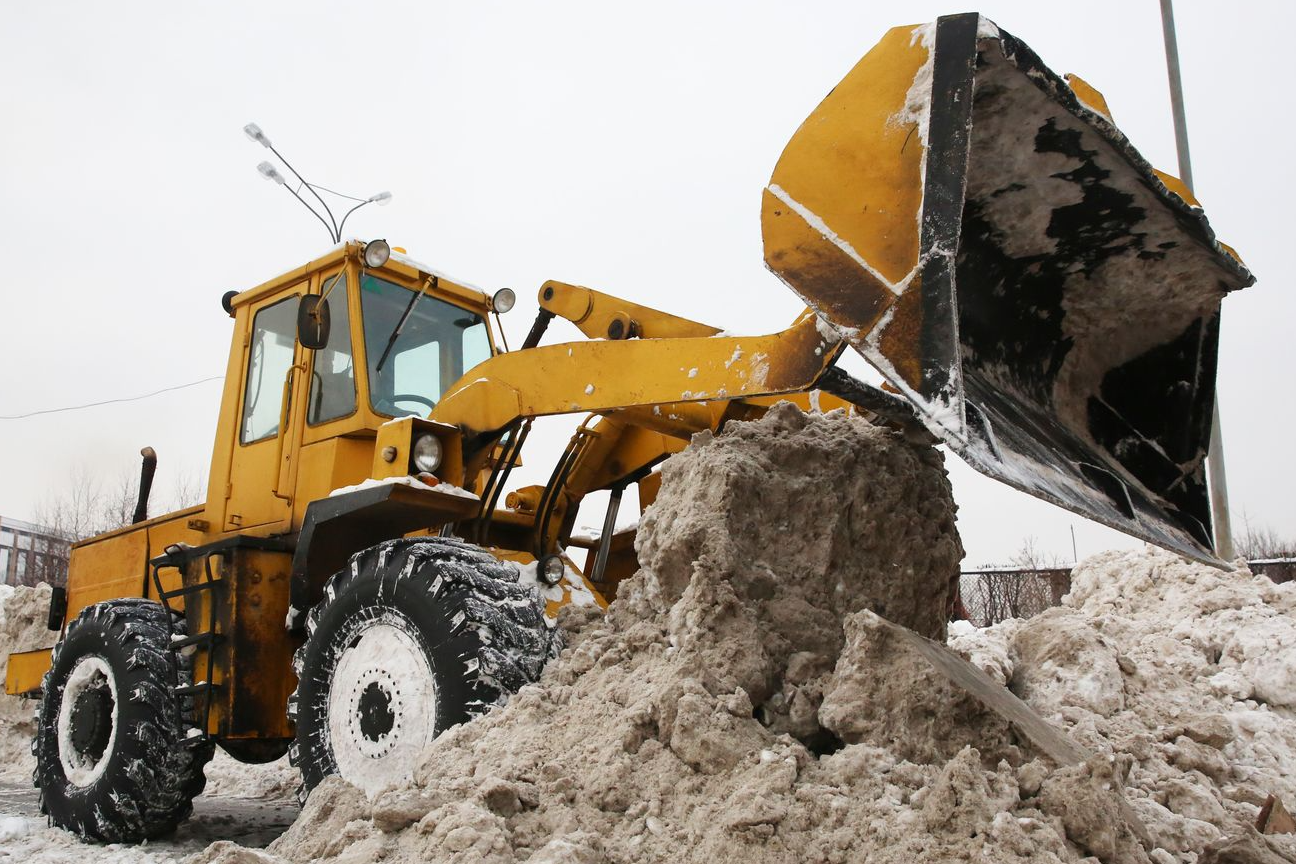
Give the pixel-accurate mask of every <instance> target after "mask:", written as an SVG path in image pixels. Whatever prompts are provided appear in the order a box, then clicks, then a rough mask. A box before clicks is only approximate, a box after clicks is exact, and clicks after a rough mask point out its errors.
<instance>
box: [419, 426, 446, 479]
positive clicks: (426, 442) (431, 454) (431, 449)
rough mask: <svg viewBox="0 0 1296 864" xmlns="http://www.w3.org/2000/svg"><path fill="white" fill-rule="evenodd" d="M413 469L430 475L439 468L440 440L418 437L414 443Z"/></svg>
mask: <svg viewBox="0 0 1296 864" xmlns="http://www.w3.org/2000/svg"><path fill="white" fill-rule="evenodd" d="M414 467H415V468H417V469H418V470H419V471H424V472H427V473H428V474H431V473H432V472H433V471H435V470H436V469H438V468H440V467H441V439H440V438H437V437H436V436H435V435H420V436H419V437H418V439H417V440H415V442H414Z"/></svg>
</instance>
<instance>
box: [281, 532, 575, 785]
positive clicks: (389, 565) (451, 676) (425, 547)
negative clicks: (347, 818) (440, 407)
mask: <svg viewBox="0 0 1296 864" xmlns="http://www.w3.org/2000/svg"><path fill="white" fill-rule="evenodd" d="M518 575H519V574H518V570H517V568H516V567H513V566H511V565H508V564H503V563H501V562H500V561H498V560H496V559H495V558H494V557H493V556H491V555H490V554H489V553H487V552H486V551H484V550H483V549H481V548H479V547H477V546H473V545H470V544H468V543H464V542H461V541H458V540H451V539H446V538H418V539H405V540H394V541H390V542H387V543H382V544H380V545H378V546H374V547H372V548H370V549H366V550H364V551H363V552H360V553H358V554H357V555H355V556H354V557H352V559H351V562H350V566H349V567H347V568H346V569H344V570H342V571H340V572H339V573H337V574H335V575H334V576H333V577H332V578H331V579H329V581H328V583H327V585H326V586H325V588H324V599H323V600H322V601H321V602H320V603H319V605H317V606H316V607H315V608H313V609H312V610H311V611H310V615H309V616H308V617H307V621H306V633H307V638H306V643H305V644H304V645H302V647H301V648H300V649H298V651H297V654H296V656H295V658H294V660H293V666H294V669H295V671H296V672H297V677H298V685H297V691H296V692H295V693H294V694H293V695H292V697H291V698H290V699H289V700H288V713H289V716H290V717H291V718H292V720H293V721H294V722H295V723H296V739H295V740H294V742H293V745H292V747H291V748H290V750H289V757H290V760H291V761H292V764H293V765H295V766H297V768H298V769H299V770H300V771H301V777H302V788H301V791H300V793H299V797H300V798H301V799H302V800H303V802H304V801H305V798H306V796H307V795H308V794H309V793H310V790H311V789H313V788H314V787H315V786H316V785H317V784H318V783H319V782H320V781H321V780H323V779H324V778H325V777H326V776H328V775H330V774H341V775H342V776H343V777H344V778H345V779H346V780H348V781H349V782H351V783H353V784H355V785H356V786H359V787H360V788H361V789H363V790H365V791H366V792H369V793H373V792H376V791H378V790H379V789H381V788H383V787H384V786H387V785H391V784H394V783H399V782H401V781H403V780H406V779H408V778H409V777H410V776H411V775H412V773H413V770H414V766H415V765H416V763H417V761H418V756H419V753H420V752H421V751H422V749H423V748H424V747H425V746H426V745H427V744H428V743H429V742H431V741H432V740H433V739H435V738H436V737H437V736H438V735H440V734H441V733H442V732H444V731H445V730H447V729H449V728H450V727H452V726H455V725H457V724H460V723H466V722H467V721H469V720H471V719H473V718H474V717H476V716H478V715H480V714H483V713H485V712H486V711H487V710H489V709H490V708H491V707H492V706H494V705H497V704H502V703H503V702H504V701H505V700H506V699H507V698H508V696H509V695H511V694H513V693H515V692H517V690H518V689H520V688H521V687H522V686H523V685H525V684H528V683H530V682H533V681H535V680H537V679H538V678H539V677H540V672H541V670H542V669H543V668H544V664H545V663H546V662H547V661H548V660H550V659H551V658H553V657H555V656H557V654H558V651H559V650H560V648H561V647H562V643H561V636H560V634H559V631H558V630H557V629H556V628H555V627H553V626H552V625H551V624H549V623H548V622H547V621H546V620H545V616H544V601H543V600H542V599H541V597H540V595H539V592H538V591H537V589H536V588H535V587H529V586H523V585H519V584H518Z"/></svg>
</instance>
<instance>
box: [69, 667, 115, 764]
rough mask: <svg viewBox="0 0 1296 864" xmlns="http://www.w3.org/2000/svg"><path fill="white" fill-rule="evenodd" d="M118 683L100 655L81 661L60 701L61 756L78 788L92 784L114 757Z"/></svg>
mask: <svg viewBox="0 0 1296 864" xmlns="http://www.w3.org/2000/svg"><path fill="white" fill-rule="evenodd" d="M117 713H118V712H117V682H116V680H115V679H114V678H113V674H112V669H111V668H110V667H109V666H108V662H107V661H106V660H104V658H102V657H100V656H98V655H89V656H86V657H82V658H80V659H78V660H77V662H76V665H74V666H73V667H72V670H71V671H70V672H69V673H68V677H67V680H66V681H65V682H64V684H63V697H62V700H61V701H60V702H59V714H58V755H59V762H60V763H61V764H62V766H63V776H65V777H66V778H67V780H68V782H69V783H70V784H72V785H73V786H76V787H78V788H84V787H86V786H90V785H92V784H93V783H94V782H95V781H96V780H98V779H99V777H100V775H102V774H103V772H104V769H106V768H107V767H108V762H109V760H110V759H111V758H112V753H113V744H114V743H115V742H116V740H117Z"/></svg>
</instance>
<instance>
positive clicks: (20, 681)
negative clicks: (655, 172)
mask: <svg viewBox="0 0 1296 864" xmlns="http://www.w3.org/2000/svg"><path fill="white" fill-rule="evenodd" d="M761 226H762V231H763V233H764V238H765V256H766V262H767V264H768V266H769V268H770V270H771V271H773V272H774V273H775V274H776V275H777V276H778V277H779V278H780V279H781V280H783V282H785V283H786V284H787V285H788V287H789V288H791V289H792V290H793V291H794V292H796V293H797V294H798V295H799V296H800V297H801V298H803V299H804V301H805V303H806V304H807V306H808V308H807V309H806V311H805V312H804V313H802V314H801V315H800V316H798V317H797V319H796V320H795V321H794V322H792V324H791V325H790V326H789V327H788V328H787V329H785V330H783V331H780V332H778V333H773V334H769V335H764V336H730V335H723V334H722V333H721V332H720V331H719V330H718V328H715V327H712V326H709V325H706V324H702V323H699V322H696V321H692V320H689V319H687V318H683V317H679V316H675V315H670V314H667V313H665V312H661V311H658V310H655V309H651V308H649V307H647V306H642V305H639V304H636V303H633V302H629V301H626V300H622V299H619V298H617V297H614V296H611V295H609V294H605V293H602V292H599V291H595V290H591V289H587V288H582V287H577V286H573V285H568V284H564V283H561V282H547V283H545V284H544V285H543V286H542V287H541V289H540V293H539V302H540V314H539V317H538V318H537V320H536V323H535V325H534V326H533V327H532V329H531V332H530V334H529V335H528V337H527V339H526V341H525V342H524V344H523V345H522V346H521V347H520V348H518V349H517V350H514V351H503V350H502V349H501V348H500V347H499V343H498V342H497V336H498V334H497V332H496V331H495V329H494V327H493V326H492V320H491V318H492V313H493V312H497V311H499V310H501V309H502V308H503V307H505V306H508V305H511V303H510V302H509V301H508V296H507V294H505V293H497V294H496V295H495V296H494V297H492V296H489V295H487V294H486V293H484V292H482V291H480V290H477V289H475V288H473V287H471V286H469V285H467V284H466V283H463V282H459V281H456V280H454V279H451V278H449V277H447V276H445V275H443V274H441V273H438V272H437V271H435V270H434V269H432V268H430V267H427V266H425V265H422V264H419V263H417V262H415V261H413V260H411V259H409V258H407V257H405V256H404V255H403V254H399V252H397V253H393V252H392V251H391V250H390V248H389V247H388V246H387V245H386V243H385V242H383V241H374V242H370V243H358V242H348V243H344V244H342V245H340V246H339V247H337V248H335V249H333V250H331V251H330V252H328V253H327V254H325V255H323V256H322V257H320V258H318V259H316V260H314V261H311V262H310V263H308V264H306V265H304V266H302V267H299V268H297V269H295V270H292V271H290V272H288V273H285V274H283V275H282V276H279V277H277V278H275V279H272V280H270V281H268V282H266V283H264V284H262V285H260V286H258V287H256V288H253V289H251V290H248V291H244V292H242V293H239V294H236V295H233V296H227V298H226V301H225V308H226V311H227V312H228V314H229V315H230V316H231V317H232V318H233V321H234V327H233V340H232V344H231V350H230V357H229V365H228V367H227V371H226V380H225V389H224V394H223V397H222V403H221V411H220V420H219V423H218V426H217V430H216V438H215V446H214V448H213V456H212V463H211V472H210V478H209V482H208V496H207V501H206V502H205V503H204V504H203V505H200V506H197V507H193V508H190V509H188V510H183V511H180V512H178V513H172V514H169V515H166V516H161V517H158V518H154V519H146V518H144V512H143V511H144V506H143V505H144V504H145V503H146V502H145V501H143V500H142V501H141V508H140V518H141V520H142V521H139V522H138V523H137V524H134V525H131V526H129V527H127V528H123V529H121V530H118V531H114V532H110V533H108V534H104V535H101V536H98V537H94V538H91V539H89V540H86V541H84V542H82V543H79V544H77V545H76V546H75V547H74V549H73V551H72V559H71V564H70V568H69V576H68V583H67V589H66V592H62V591H60V592H56V594H55V601H54V604H53V606H52V608H51V615H50V629H51V631H59V632H60V634H61V635H60V636H59V638H58V640H57V644H55V645H54V647H53V649H52V651H48V650H47V651H37V652H29V653H26V654H15V655H12V656H11V658H10V662H9V671H8V677H7V680H6V690H7V692H8V693H11V694H23V695H29V696H32V697H36V698H39V699H40V700H41V707H40V712H41V723H40V729H39V732H38V734H37V740H36V743H35V752H36V756H37V763H38V765H37V770H36V778H35V779H36V782H37V784H38V785H39V786H40V788H41V801H42V806H43V807H44V809H45V812H46V813H48V814H49V816H50V818H51V820H52V821H53V822H54V823H55V824H56V825H59V826H62V827H64V828H68V829H70V830H73V831H76V832H78V833H80V834H81V835H82V836H84V837H87V838H97V839H101V840H107V841H124V840H139V839H143V838H147V837H153V836H156V835H159V834H161V833H164V832H166V831H169V830H171V829H172V828H174V827H175V825H176V824H177V823H178V822H179V821H180V820H182V819H184V818H185V817H186V816H187V815H188V814H189V812H190V809H191V805H190V800H191V799H192V798H193V796H194V795H196V794H197V793H198V792H199V791H200V790H201V788H202V785H203V782H204V780H203V765H204V764H205V762H206V761H207V759H209V758H210V756H211V755H212V752H213V748H214V747H215V746H217V745H219V746H221V747H222V748H224V749H225V750H226V751H228V752H229V753H230V754H232V755H233V756H234V757H236V758H238V759H242V760H245V761H264V760H270V759H274V758H277V757H279V756H280V755H282V754H283V753H285V752H288V753H290V754H291V757H292V761H293V763H294V764H295V765H296V766H297V767H298V768H299V769H300V770H301V774H302V781H303V785H302V794H303V796H304V795H305V794H307V793H309V791H310V790H311V789H312V788H313V787H314V786H315V785H316V784H318V783H319V782H320V780H321V779H322V778H323V777H324V776H326V775H328V774H332V773H340V774H342V775H343V776H344V777H346V778H347V779H348V780H350V781H351V782H353V783H354V784H355V785H357V786H359V787H360V788H361V789H364V790H365V791H366V792H369V793H375V792H377V791H378V790H379V789H381V788H383V787H384V786H386V785H389V784H392V783H397V782H400V781H402V780H403V779H406V778H407V777H408V776H409V773H410V771H411V770H412V766H413V765H414V764H415V757H416V756H417V755H418V753H419V752H420V750H421V749H422V748H423V747H424V746H425V745H426V744H427V743H428V742H429V741H431V740H432V739H433V738H435V737H436V736H437V735H439V734H440V733H441V732H443V731H444V730H445V729H447V728H449V727H450V726H453V725H455V724H458V723H463V722H466V721H468V720H470V719H471V718H472V717H474V716H476V715H478V714H480V713H482V712H484V711H486V710H488V709H489V708H490V707H491V706H492V705H495V704H497V703H499V702H501V701H503V700H504V699H506V698H507V697H508V695H509V694H511V693H513V692H514V691H516V690H517V689H518V688H519V687H521V686H523V685H524V684H526V683H527V682H530V681H534V680H536V679H537V677H538V676H539V674H540V672H541V669H542V668H543V666H544V664H545V662H546V661H547V660H548V659H550V658H552V657H553V656H555V655H556V653H557V651H558V650H559V648H560V647H561V640H560V636H559V634H558V631H557V630H556V629H555V628H554V626H553V615H554V614H555V613H556V611H557V609H558V608H559V607H560V606H562V605H563V604H568V603H586V604H598V605H605V604H606V603H607V602H608V601H609V600H610V599H611V598H613V597H614V596H615V593H616V586H617V583H618V582H619V581H620V580H621V579H622V578H624V577H625V576H627V575H629V574H631V573H633V572H634V571H635V569H636V561H635V554H634V548H633V532H622V533H616V532H614V531H613V528H614V526H615V522H616V515H617V507H618V506H619V503H620V501H621V498H622V492H623V491H624V490H625V489H626V488H627V487H629V486H630V485H631V484H637V486H638V499H639V502H640V506H642V507H646V506H648V505H650V504H651V502H652V501H653V499H654V496H655V494H656V491H657V483H658V477H659V475H658V474H657V473H655V472H654V470H653V469H654V467H655V466H657V465H658V464H659V463H660V462H661V461H662V460H663V459H665V458H666V457H667V456H669V455H670V454H672V453H674V452H677V451H679V450H680V449H682V448H683V447H684V446H685V445H686V444H687V442H688V440H689V438H690V436H691V435H692V434H694V433H695V432H699V431H702V430H719V429H721V428H722V427H723V426H724V424H726V423H727V422H729V421H730V420H735V419H737V420H742V419H748V418H752V417H756V416H759V415H760V414H761V413H763V412H764V411H765V410H766V409H767V408H768V407H769V406H770V405H772V404H773V403H774V402H776V401H778V400H781V399H790V400H792V401H795V402H797V403H799V404H800V405H802V407H804V408H806V409H807V410H809V409H811V408H819V409H828V408H833V407H846V408H849V409H850V410H854V411H857V412H859V413H860V414H861V415H863V416H864V417H866V418H869V419H871V420H873V421H874V422H877V423H883V424H888V425H890V426H893V427H895V428H896V429H898V430H901V431H902V432H904V434H908V435H917V436H924V437H926V438H927V440H934V441H940V442H944V443H945V444H947V445H948V446H949V447H950V448H951V449H953V450H954V451H955V452H957V453H959V454H960V455H961V456H962V457H963V458H964V459H966V460H967V461H968V462H969V463H970V464H972V465H973V466H974V467H975V468H977V469H978V470H980V471H982V472H984V473H986V474H988V475H990V476H993V477H997V478H999V479H1000V480H1003V481H1005V482H1007V483H1009V484H1011V485H1013V486H1016V487H1017V488H1020V489H1022V490H1024V491H1027V492H1030V493H1032V494H1035V495H1038V496H1040V497H1043V498H1045V499H1047V500H1050V501H1052V502H1054V503H1057V504H1059V505H1061V506H1064V507H1068V508H1070V509H1072V510H1074V511H1076V512H1078V513H1081V514H1083V515H1085V516H1088V517H1089V518H1092V519H1095V520H1098V521H1100V522H1103V523H1105V524H1107V525H1111V526H1113V527H1115V528H1118V529H1120V530H1123V531H1125V532H1127V533H1129V534H1132V535H1134V536H1136V537H1141V538H1143V539H1145V540H1148V541H1149V542H1152V543H1156V544H1158V545H1160V546H1163V547H1165V548H1168V549H1172V550H1174V551H1176V552H1179V553H1180V554H1183V555H1187V556H1190V557H1193V558H1196V559H1199V560H1204V561H1213V560H1214V553H1213V551H1212V548H1211V531H1210V527H1211V526H1210V512H1209V508H1208V505H1207V499H1206V494H1205V486H1204V477H1203V461H1204V458H1205V455H1206V446H1207V440H1208V433H1209V422H1210V415H1211V406H1212V401H1213V399H1214V377H1215V374H1214V373H1215V357H1216V339H1217V333H1218V321H1219V318H1218V315H1219V306H1220V300H1221V298H1222V297H1223V296H1224V294H1226V293H1227V292H1229V291H1231V290H1234V289H1237V288H1240V287H1243V286H1245V285H1248V284H1250V282H1251V281H1252V278H1251V276H1250V274H1249V273H1248V272H1247V270H1246V269H1245V267H1244V266H1243V265H1242V264H1241V263H1240V261H1239V260H1238V259H1237V257H1236V256H1235V255H1234V254H1233V253H1232V251H1231V250H1229V249H1228V248H1227V247H1225V246H1222V245H1221V244H1219V243H1217V242H1216V241H1215V238H1214V235H1213V233H1212V232H1211V229H1210V227H1209V225H1208V224H1207V222H1206V219H1205V217H1204V215H1203V213H1202V210H1201V207H1200V205H1199V204H1198V203H1197V201H1196V200H1194V199H1193V197H1192V195H1191V194H1189V193H1188V191H1187V190H1186V189H1185V188H1184V186H1183V185H1182V184H1181V183H1179V181H1177V180H1176V179H1175V178H1173V177H1170V176H1168V175H1165V174H1162V173H1160V172H1158V171H1156V170H1155V169H1153V168H1152V167H1151V166H1150V165H1148V164H1147V163H1146V162H1145V161H1144V159H1143V158H1142V157H1141V156H1140V155H1139V153H1138V152H1137V151H1136V150H1135V149H1134V148H1133V146H1132V145H1131V144H1130V143H1129V142H1128V141H1127V140H1126V139H1125V137H1124V135H1122V134H1121V132H1120V131H1119V129H1117V127H1116V126H1115V125H1114V124H1113V122H1112V119H1111V116H1110V112H1109V111H1108V109H1107V107H1106V105H1105V103H1104V102H1103V99H1102V97H1101V96H1100V95H1099V94H1098V93H1097V92H1096V91H1095V90H1094V89H1093V88H1091V87H1089V86H1088V85H1087V84H1085V83H1084V82H1083V81H1081V80H1080V79H1078V78H1074V77H1070V78H1067V79H1063V78H1060V77H1058V76H1057V75H1055V74H1054V73H1053V72H1051V71H1050V70H1049V69H1047V68H1046V67H1045V66H1044V65H1043V64H1042V63H1041V62H1040V60H1039V58H1038V57H1036V56H1035V55H1034V54H1033V53H1032V52H1031V51H1030V49H1029V48H1027V47H1026V46H1025V45H1024V44H1022V43H1021V42H1019V41H1018V40H1016V39H1015V38H1013V37H1012V36H1010V35H1009V34H1007V33H1004V32H1002V31H1000V30H998V29H997V28H996V27H995V26H994V25H993V24H991V23H990V22H989V21H986V20H985V19H983V18H981V17H980V16H977V15H955V16H949V17H945V18H941V19H940V20H938V21H937V22H935V23H933V24H928V25H924V26H919V27H901V28H896V29H894V30H892V31H890V32H889V33H888V34H887V35H886V36H885V37H884V38H883V40H882V41H881V42H880V43H879V44H878V45H877V47H875V48H874V49H873V50H872V51H871V52H869V54H868V55H867V56H865V57H864V58H863V59H862V60H861V61H860V62H859V64H858V65H857V66H856V67H855V68H854V69H852V70H851V71H850V73H849V74H848V75H847V76H846V78H845V79H844V80H843V81H842V82H841V83H840V84H839V85H838V86H837V87H836V88H835V89H834V90H833V91H832V92H831V93H830V94H829V95H828V96H827V97H826V98H825V100H824V101H823V102H822V103H821V104H820V105H819V107H818V108H816V109H815V111H814V112H813V113H812V114H811V115H810V116H809V118H808V119H807V120H806V121H805V123H804V124H803V125H802V126H801V128H800V129H799V130H798V131H797V133H796V135H795V136H794V137H793V138H792V140H791V142H790V143H789V144H788V146H787V148H786V150H785V151H784V153H783V155H782V157H781V159H780V160H779V163H778V165H777V167H776V168H775V170H774V174H773V177H772V178H771V181H770V183H769V185H768V187H767V188H766V190H765V193H764V200H763V205H762V210H761ZM554 317H562V318H564V319H566V320H568V321H571V322H572V323H574V324H575V325H576V326H577V327H578V328H579V329H580V331H581V332H582V333H583V334H584V335H585V336H586V337H588V341H577V342H571V343H564V344H549V345H545V344H541V343H542V340H543V337H544V333H545V327H546V325H547V323H548V322H549V321H550V320H552V319H553V318H554ZM848 348H849V349H852V350H855V351H858V352H859V353H860V354H862V355H863V356H864V357H865V358H867V359H868V360H869V361H870V362H871V363H872V364H873V365H874V366H875V367H876V368H877V369H878V370H879V371H880V372H881V373H882V375H883V376H884V377H885V378H886V380H887V382H888V383H887V388H886V389H876V388H873V387H870V386H868V385H866V384H864V383H862V382H860V381H858V380H856V379H854V378H852V377H851V376H850V375H848V374H846V373H844V372H843V371H842V370H840V369H839V368H837V366H836V361H837V360H838V358H839V357H840V356H841V353H842V352H843V351H844V350H846V349H848ZM555 414H583V415H587V416H586V418H585V419H584V421H583V422H582V423H581V424H580V426H579V428H578V429H577V431H576V433H575V435H574V436H573V437H572V439H571V441H570V443H569V444H568V445H567V447H566V449H565V450H564V451H563V452H562V454H560V456H559V457H558V458H557V460H556V461H555V462H554V467H553V471H552V474H551V476H550V478H549V480H548V482H547V483H545V484H544V485H542V486H539V485H538V486H529V487H522V488H517V489H512V490H511V491H508V492H507V493H506V491H505V490H506V488H507V484H508V480H509V476H510V472H511V471H512V470H513V468H514V467H515V466H516V465H518V464H519V461H520V458H521V455H522V452H523V449H524V448H525V446H526V443H527V439H528V433H529V431H530V429H531V425H532V421H533V420H534V419H535V418H537V417H541V416H545V415H555ZM529 458H533V457H529ZM860 470H863V471H867V470H868V467H867V466H853V465H843V466H842V471H843V472H845V471H860ZM141 485H142V487H144V486H146V485H147V484H141ZM602 490H609V491H610V493H611V494H610V496H609V501H610V505H609V508H608V511H607V514H606V518H605V523H604V524H605V530H604V531H603V532H602V534H601V535H600V536H599V537H598V538H597V540H582V539H580V538H578V537H575V536H573V528H574V524H575V519H576V513H577V510H578V508H579V505H580V503H581V501H582V500H583V499H584V498H585V496H587V495H589V494H590V493H592V492H596V491H602ZM574 547H584V548H585V549H587V550H588V553H589V554H588V555H587V556H586V561H585V563H584V565H583V566H582V567H581V568H579V569H578V568H576V567H575V565H574V563H573V561H572V559H571V558H569V557H568V555H567V551H568V550H569V549H572V548H574ZM51 641H54V640H53V639H52V640H51Z"/></svg>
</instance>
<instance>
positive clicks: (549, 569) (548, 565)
mask: <svg viewBox="0 0 1296 864" xmlns="http://www.w3.org/2000/svg"><path fill="white" fill-rule="evenodd" d="M566 573H567V564H566V563H565V562H564V561H563V559H562V557H561V556H559V555H546V556H544V557H543V558H541V559H540V563H539V564H538V565H536V577H537V578H539V580H540V581H541V582H543V583H544V584H546V585H549V586H550V587H552V586H554V585H557V584H558V583H559V582H561V581H562V579H563V576H564V575H565V574H566Z"/></svg>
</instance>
